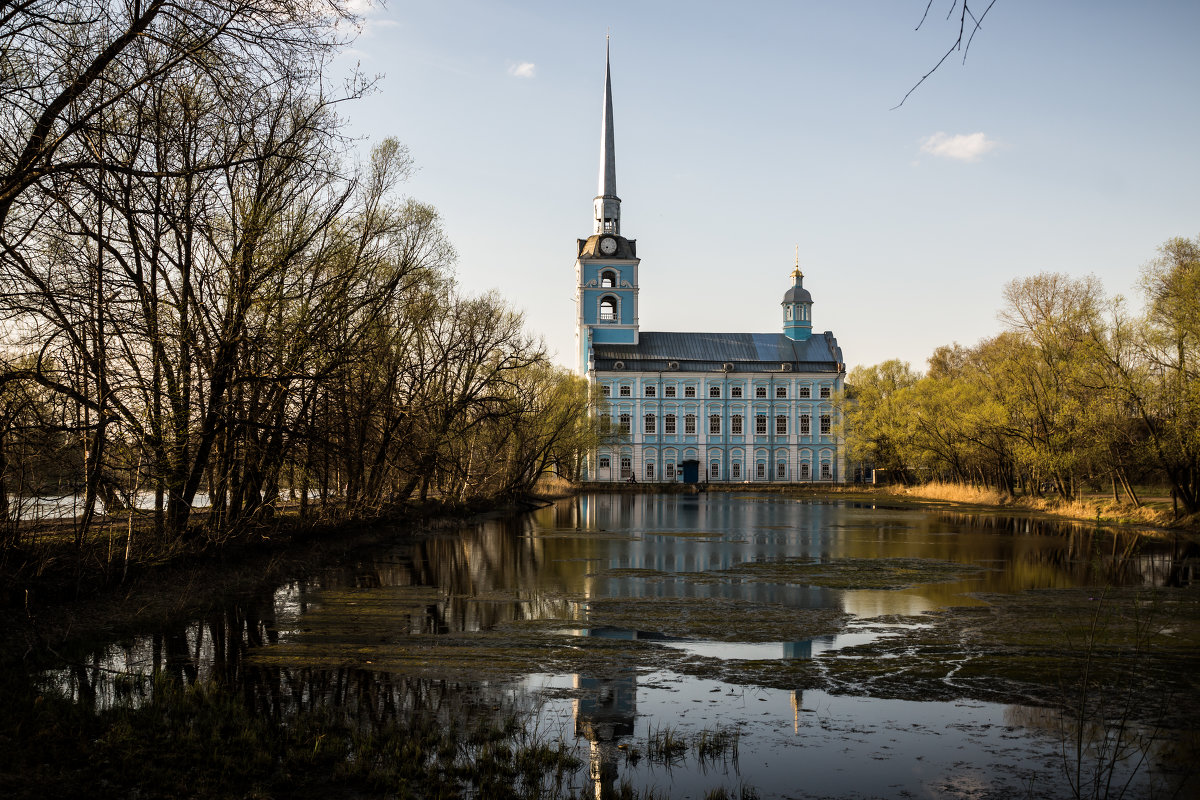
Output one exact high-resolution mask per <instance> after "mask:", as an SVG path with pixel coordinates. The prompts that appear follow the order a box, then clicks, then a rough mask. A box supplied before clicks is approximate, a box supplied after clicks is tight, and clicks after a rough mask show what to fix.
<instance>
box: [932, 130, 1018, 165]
mask: <svg viewBox="0 0 1200 800" xmlns="http://www.w3.org/2000/svg"><path fill="white" fill-rule="evenodd" d="M998 146H999V142H997V141H995V140H994V139H989V138H987V136H986V135H985V134H984V133H983V132H982V131H979V132H977V133H958V134H955V135H954V136H950V135H949V134H947V133H943V132H942V131H938V132H937V133H935V134H934V135H933V136H930V137H928V138H927V139H924V140H922V142H921V152H922V153H929V154H930V155H933V156H939V157H941V158H953V159H955V160H956V161H978V160H979V158H980V156H982V155H983V154H984V153H988V152H991V151H992V150H995V149H996V148H997V147H998Z"/></svg>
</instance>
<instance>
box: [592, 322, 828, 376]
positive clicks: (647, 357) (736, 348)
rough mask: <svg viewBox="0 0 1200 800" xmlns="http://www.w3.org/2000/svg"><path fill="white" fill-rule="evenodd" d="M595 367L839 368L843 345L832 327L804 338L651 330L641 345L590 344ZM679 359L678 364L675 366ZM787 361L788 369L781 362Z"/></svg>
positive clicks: (705, 369) (696, 369) (711, 369)
mask: <svg viewBox="0 0 1200 800" xmlns="http://www.w3.org/2000/svg"><path fill="white" fill-rule="evenodd" d="M592 353H593V355H594V357H595V365H596V369H597V370H604V371H610V370H612V369H614V362H617V361H620V362H623V363H624V365H625V367H624V368H625V369H626V370H660V369H661V370H666V369H678V370H684V371H692V372H714V371H720V370H721V369H723V367H724V365H725V364H733V369H734V371H736V372H779V371H783V370H784V369H790V370H791V371H795V372H839V371H841V369H842V349H841V348H840V347H838V344H837V339H835V338H834V336H833V334H832V333H831V332H829V331H826V332H825V333H814V334H813V335H812V336H811V337H810V338H808V339H807V340H805V341H803V342H798V341H795V340H792V339H789V338H788V337H786V336H784V335H783V334H782V333H664V332H654V331H647V332H645V333H642V334H641V335H640V337H639V341H638V344H600V343H596V344H593V345H592ZM671 362H675V363H677V364H678V366H677V367H671V366H670V363H671ZM784 364H787V365H789V366H788V367H787V368H785V367H784V366H783V365H784Z"/></svg>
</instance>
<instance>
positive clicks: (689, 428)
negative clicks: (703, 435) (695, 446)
mask: <svg viewBox="0 0 1200 800" xmlns="http://www.w3.org/2000/svg"><path fill="white" fill-rule="evenodd" d="M683 432H684V433H685V434H689V433H690V434H694V433H695V432H696V415H695V414H684V415H683Z"/></svg>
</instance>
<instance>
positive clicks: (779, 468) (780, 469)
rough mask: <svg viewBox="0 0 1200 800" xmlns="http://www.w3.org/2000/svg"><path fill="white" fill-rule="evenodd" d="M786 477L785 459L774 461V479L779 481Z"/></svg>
mask: <svg viewBox="0 0 1200 800" xmlns="http://www.w3.org/2000/svg"><path fill="white" fill-rule="evenodd" d="M786 477H787V462H786V461H777V462H775V479H776V480H780V481H781V480H783V479H784V478H786Z"/></svg>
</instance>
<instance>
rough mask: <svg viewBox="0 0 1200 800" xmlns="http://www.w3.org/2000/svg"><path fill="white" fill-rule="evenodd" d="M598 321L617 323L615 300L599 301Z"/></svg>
mask: <svg viewBox="0 0 1200 800" xmlns="http://www.w3.org/2000/svg"><path fill="white" fill-rule="evenodd" d="M600 321H601V322H608V323H612V322H616V321H617V298H615V297H605V298H602V299H601V300H600Z"/></svg>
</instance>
